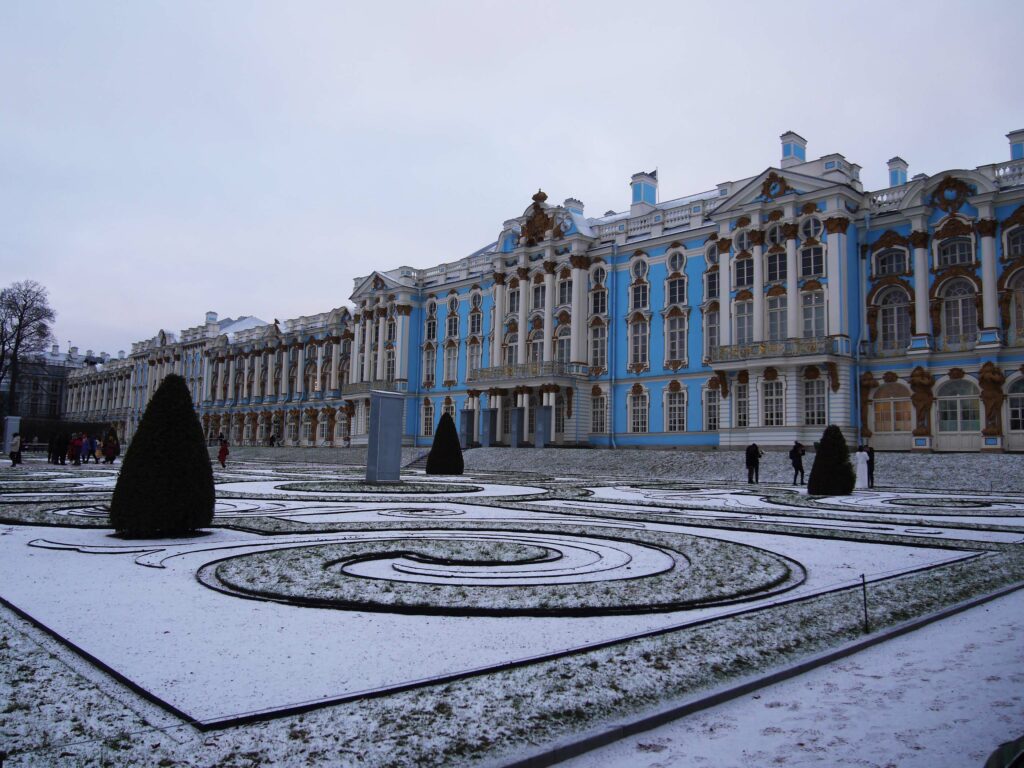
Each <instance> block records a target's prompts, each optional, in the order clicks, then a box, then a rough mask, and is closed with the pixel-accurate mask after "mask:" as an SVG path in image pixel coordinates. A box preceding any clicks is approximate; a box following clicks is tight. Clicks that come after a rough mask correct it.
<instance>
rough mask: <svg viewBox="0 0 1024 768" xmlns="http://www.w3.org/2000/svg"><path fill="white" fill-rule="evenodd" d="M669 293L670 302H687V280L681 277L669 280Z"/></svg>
mask: <svg viewBox="0 0 1024 768" xmlns="http://www.w3.org/2000/svg"><path fill="white" fill-rule="evenodd" d="M667 293H668V303H669V304H685V303H686V280H685V279H684V278H681V277H677V278H676V279H675V280H669V281H668V291H667Z"/></svg>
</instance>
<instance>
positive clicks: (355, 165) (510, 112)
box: [0, 0, 1024, 354]
mask: <svg viewBox="0 0 1024 768" xmlns="http://www.w3.org/2000/svg"><path fill="white" fill-rule="evenodd" d="M1021 29H1024V3H1021V2H1019V0H1008V1H1006V2H998V1H996V0H989V1H985V0H975V1H974V2H935V1H933V2H863V1H861V0H858V1H857V2H848V3H842V4H839V3H829V2H821V1H820V0H818V1H817V2H779V3H765V2H750V3H746V2H708V3H698V2H687V3H683V2H654V1H649V2H643V3H627V2H621V0H620V1H619V2H614V3H612V2H551V1H550V0H548V1H547V2H531V1H530V0H517V1H516V2H507V3H500V2H484V1H479V2H374V3H364V2H360V3H344V2H340V1H339V2H298V1H297V2H273V3H272V2H225V1H219V2H185V1H183V0H174V2H147V1H145V0H139V1H138V2H136V1H135V0H131V1H126V2H88V1H86V0H78V1H70V2H63V3H54V2H47V1H45V0H26V1H25V2H21V1H20V0H0V282H2V283H3V285H7V284H9V283H11V282H13V281H15V280H22V279H27V278H31V279H34V280H38V281H39V282H41V283H43V284H44V285H46V286H47V287H48V288H49V290H50V296H51V300H52V304H53V306H54V308H55V309H56V310H57V312H58V318H57V325H56V334H57V340H58V341H59V342H60V344H61V347H62V348H65V347H66V345H67V343H68V342H69V341H70V342H71V343H73V344H75V345H77V346H79V347H80V348H81V349H82V350H85V349H86V348H89V349H94V350H95V351H97V352H98V351H101V350H104V351H107V352H110V353H111V354H116V352H117V350H119V349H126V350H127V349H129V346H130V344H131V342H133V341H137V340H139V339H142V338H148V337H150V336H152V335H154V334H155V333H157V331H158V330H159V329H161V328H164V329H167V330H169V331H174V332H177V331H179V330H180V329H181V328H184V327H189V326H193V325H196V324H198V323H199V322H201V321H202V319H203V314H204V313H205V312H206V311H207V310H214V311H216V312H218V313H220V315H221V317H226V316H231V317H237V316H238V315H243V314H244V315H256V316H258V317H261V318H263V319H265V320H268V321H270V320H273V319H274V318H275V317H278V318H281V319H284V318H289V317H296V316H298V315H302V314H314V313H317V312H322V311H327V310H330V309H332V308H334V307H337V306H342V305H345V304H347V303H348V296H349V294H350V293H351V291H352V281H353V278H354V277H356V276H358V275H365V274H367V273H368V272H369V271H370V270H372V269H375V268H379V269H391V268H394V267H396V266H399V265H403V264H407V265H411V266H417V267H425V266H430V265H433V264H436V263H439V262H441V261H451V260H454V259H457V258H460V257H462V256H465V255H467V254H468V253H470V252H472V251H474V250H476V249H477V248H479V247H481V246H483V245H485V244H487V243H489V242H491V241H492V240H494V239H495V237H496V236H497V234H498V232H499V231H500V228H501V224H502V222H503V221H504V220H506V219H508V218H511V217H513V216H516V215H519V214H520V213H522V211H523V209H524V208H525V207H526V206H527V205H528V204H529V202H530V196H531V195H532V194H533V193H534V192H535V191H536V190H537V188H538V187H542V188H543V189H544V190H545V191H546V192H547V193H548V194H549V196H550V197H551V200H552V202H560V201H562V200H563V199H565V198H566V197H568V196H570V195H571V196H576V197H578V198H580V199H581V200H583V201H584V203H585V204H586V211H587V214H588V215H598V214H601V213H603V212H604V211H606V210H609V209H617V210H622V209H624V208H625V207H626V206H627V205H628V202H629V189H628V182H629V177H630V175H631V174H632V173H634V172H636V171H639V170H650V169H651V168H654V167H657V168H658V169H659V180H660V185H661V189H660V194H661V199H663V200H667V199H671V198H673V197H679V196H682V195H686V194H692V193H695V192H700V191H703V190H706V189H710V188H712V187H714V185H715V184H716V183H718V182H721V181H726V180H731V179H736V178H742V177H745V176H749V175H752V174H754V173H757V172H759V171H761V170H763V169H764V168H765V167H767V166H769V165H777V164H778V160H779V140H778V137H779V134H781V133H783V132H784V131H786V130H794V131H796V132H797V133H799V134H801V135H802V136H804V137H805V138H806V139H807V140H808V158H811V157H818V156H820V155H823V154H827V153H830V152H841V153H843V154H844V155H846V157H847V158H848V159H850V160H852V161H853V162H857V163H860V164H861V165H863V166H864V171H863V172H862V178H863V180H864V182H865V185H866V186H867V187H868V188H881V187H884V186H886V185H887V181H886V176H885V162H886V160H888V159H889V158H890V157H892V156H893V155H897V154H898V155H900V156H902V157H903V158H904V159H906V160H907V161H908V162H909V163H910V173H911V174H914V173H918V172H924V173H929V174H933V173H937V172H939V171H942V170H946V169H949V168H956V167H975V166H977V165H982V164H985V163H991V162H1001V161H1004V160H1008V159H1009V149H1008V145H1007V141H1006V138H1005V134H1006V133H1007V132H1009V131H1010V130H1013V129H1017V128H1024V99H1022V98H1021V90H1020V75H1021V71H1022V67H1021V59H1020V50H1019V40H1018V38H1019V34H1020V31H1021Z"/></svg>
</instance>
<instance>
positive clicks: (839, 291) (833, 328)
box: [825, 216, 850, 336]
mask: <svg viewBox="0 0 1024 768" xmlns="http://www.w3.org/2000/svg"><path fill="white" fill-rule="evenodd" d="M849 224H850V220H849V219H847V218H845V217H843V216H835V217H833V218H830V219H826V220H825V231H826V232H827V233H828V247H827V248H826V252H825V261H826V265H827V266H826V267H825V275H826V276H827V278H828V290H827V301H828V322H827V324H826V326H825V334H826V335H828V336H835V335H836V334H849V332H850V329H849V327H848V324H847V323H846V322H845V319H846V316H847V311H846V309H847V307H846V302H845V301H844V300H843V288H844V286H845V285H846V280H845V279H844V278H845V277H846V275H845V274H844V272H845V271H846V270H845V269H844V266H845V263H846V228H847V227H848V226H849Z"/></svg>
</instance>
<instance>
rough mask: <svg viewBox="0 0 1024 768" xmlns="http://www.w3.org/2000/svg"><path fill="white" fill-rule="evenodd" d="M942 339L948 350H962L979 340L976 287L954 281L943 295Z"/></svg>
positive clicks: (964, 282) (964, 281)
mask: <svg viewBox="0 0 1024 768" xmlns="http://www.w3.org/2000/svg"><path fill="white" fill-rule="evenodd" d="M942 337H943V340H944V341H945V346H946V348H947V349H962V348H964V347H967V346H970V345H972V344H973V343H974V341H975V340H976V339H977V338H978V307H977V304H976V303H975V290H974V285H973V284H972V283H970V282H969V281H967V280H954V281H952V282H951V283H949V285H947V286H946V288H945V290H944V291H943V293H942Z"/></svg>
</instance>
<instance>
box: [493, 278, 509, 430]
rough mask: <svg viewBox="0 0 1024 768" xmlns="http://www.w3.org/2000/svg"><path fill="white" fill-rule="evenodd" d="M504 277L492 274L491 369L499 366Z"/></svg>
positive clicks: (503, 332) (503, 330)
mask: <svg viewBox="0 0 1024 768" xmlns="http://www.w3.org/2000/svg"><path fill="white" fill-rule="evenodd" d="M506 290H507V289H506V288H505V275H503V274H501V273H500V272H495V273H494V321H493V327H492V328H491V367H494V368H496V367H498V366H499V365H501V342H502V339H503V337H504V335H505V292H506ZM495 439H497V438H495Z"/></svg>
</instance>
